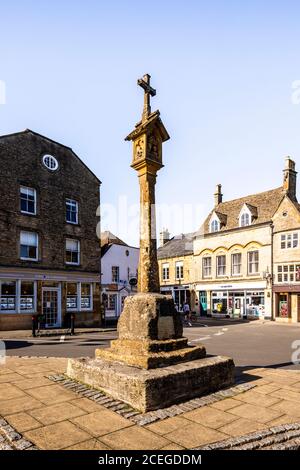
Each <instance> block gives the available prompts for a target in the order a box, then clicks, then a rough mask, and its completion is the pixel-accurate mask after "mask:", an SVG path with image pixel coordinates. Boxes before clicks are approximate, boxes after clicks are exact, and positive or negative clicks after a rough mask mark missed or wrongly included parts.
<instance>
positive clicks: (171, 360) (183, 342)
mask: <svg viewBox="0 0 300 470" xmlns="http://www.w3.org/2000/svg"><path fill="white" fill-rule="evenodd" d="M187 342H188V340H187V338H179V339H173V340H165V341H134V340H126V339H124V340H121V339H117V340H114V341H111V346H110V348H109V349H96V351H95V355H96V358H100V359H107V360H109V361H116V362H120V361H121V362H125V363H126V364H128V365H131V366H135V367H141V368H144V369H154V368H156V367H166V366H170V365H172V364H176V363H178V362H183V361H193V360H194V359H201V358H203V357H205V356H206V350H205V347H204V346H203V345H201V346H188V344H187Z"/></svg>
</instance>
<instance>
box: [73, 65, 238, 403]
mask: <svg viewBox="0 0 300 470" xmlns="http://www.w3.org/2000/svg"><path fill="white" fill-rule="evenodd" d="M138 85H140V86H141V87H142V88H143V89H144V92H145V95H144V108H143V114H142V119H141V121H140V122H138V123H137V124H136V126H135V129H134V130H133V131H132V132H131V133H130V134H129V135H128V136H127V137H126V140H128V141H132V143H133V161H132V165H131V166H132V168H134V169H135V170H136V171H137V172H138V176H139V183H140V262H139V279H138V281H139V292H138V294H136V295H132V296H129V297H127V298H126V300H125V303H124V309H123V312H122V314H121V316H120V318H119V321H118V339H116V340H113V341H111V345H110V348H108V349H96V351H95V356H96V358H95V359H89V358H82V359H76V360H75V359H69V363H68V371H67V373H68V375H69V376H70V377H72V378H75V379H77V380H79V381H81V382H85V383H87V384H89V385H91V386H93V387H95V388H99V389H100V390H104V391H105V392H106V393H107V394H109V395H111V396H112V397H114V398H116V399H119V400H122V401H124V402H126V403H128V404H130V405H131V406H133V407H134V408H136V409H138V410H140V411H149V410H155V409H158V408H163V407H166V406H168V405H172V404H174V403H177V402H180V401H185V400H188V399H190V398H193V397H197V396H200V395H203V394H205V393H209V392H211V391H215V390H218V389H219V388H222V387H225V386H228V385H231V384H232V382H233V372H234V363H233V361H232V359H231V358H227V357H220V356H217V357H206V350H205V347H204V346H203V345H201V344H198V345H197V346H190V345H189V344H188V340H187V338H185V337H183V335H182V333H183V328H182V323H181V319H180V314H179V313H178V312H177V311H176V309H175V306H174V301H173V299H172V297H171V296H166V295H162V294H160V287H159V272H158V263H157V252H156V249H157V246H156V224H155V183H156V175H157V172H158V170H160V169H161V168H162V167H163V163H162V144H163V142H165V141H166V140H168V139H169V135H168V133H167V131H166V129H165V127H164V125H163V123H162V121H161V119H160V112H159V111H155V112H151V108H150V96H155V94H156V91H155V90H154V89H153V88H152V87H151V86H150V75H148V74H147V75H144V77H143V78H141V79H140V80H138Z"/></svg>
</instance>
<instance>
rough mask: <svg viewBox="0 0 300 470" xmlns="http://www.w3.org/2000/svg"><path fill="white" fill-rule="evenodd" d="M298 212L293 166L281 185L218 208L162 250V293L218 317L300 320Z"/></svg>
mask: <svg viewBox="0 0 300 470" xmlns="http://www.w3.org/2000/svg"><path fill="white" fill-rule="evenodd" d="M299 243H300V205H299V204H298V202H297V197H296V171H295V163H294V162H293V161H292V160H291V159H290V158H289V157H288V158H287V159H286V164H285V168H284V178H283V184H282V186H280V187H278V188H276V189H273V190H270V191H265V192H262V193H258V194H254V195H250V196H245V197H242V198H239V199H235V200H232V201H225V202H223V195H222V193H221V185H217V190H216V193H215V205H214V208H213V209H212V211H211V212H210V213H209V215H208V216H207V218H206V220H205V221H204V223H203V225H202V227H201V229H200V230H199V231H198V232H196V233H193V234H188V235H181V236H180V237H174V238H173V239H171V240H169V237H168V233H165V232H163V233H162V234H161V247H160V248H159V250H158V258H159V269H160V284H161V291H162V292H164V293H169V294H172V295H173V297H174V300H175V302H176V304H177V305H178V307H179V309H181V306H182V305H183V303H184V302H185V301H188V302H189V303H190V306H191V308H192V310H196V312H197V313H200V314H207V315H212V316H216V317H233V318H245V317H247V318H250V317H259V318H268V319H271V318H272V319H276V320H281V321H290V322H299V321H300V248H299Z"/></svg>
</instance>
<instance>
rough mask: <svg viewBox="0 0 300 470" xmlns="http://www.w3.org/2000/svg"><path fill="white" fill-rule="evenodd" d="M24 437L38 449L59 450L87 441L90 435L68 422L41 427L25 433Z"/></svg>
mask: <svg viewBox="0 0 300 470" xmlns="http://www.w3.org/2000/svg"><path fill="white" fill-rule="evenodd" d="M24 436H25V438H26V439H28V440H29V441H31V442H33V443H34V444H35V445H36V446H37V447H38V448H39V449H44V450H59V449H65V448H67V447H70V446H71V445H75V444H78V443H79V442H84V441H87V440H89V439H90V438H91V436H90V434H88V433H87V432H85V431H83V430H82V429H80V428H78V427H77V426H75V425H74V424H72V423H70V422H69V421H63V422H61V423H55V424H51V425H49V426H43V427H40V428H37V429H33V430H31V431H26V432H25V433H24Z"/></svg>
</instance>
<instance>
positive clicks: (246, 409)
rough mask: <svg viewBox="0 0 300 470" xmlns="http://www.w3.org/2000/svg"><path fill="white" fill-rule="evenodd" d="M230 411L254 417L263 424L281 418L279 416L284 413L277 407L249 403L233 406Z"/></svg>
mask: <svg viewBox="0 0 300 470" xmlns="http://www.w3.org/2000/svg"><path fill="white" fill-rule="evenodd" d="M275 406H276V405H275ZM228 413H232V414H234V415H236V416H239V417H241V418H246V419H252V420H253V421H257V422H258V423H263V424H265V423H267V422H268V421H272V420H273V419H275V418H279V416H281V415H282V414H283V413H282V412H281V411H278V410H277V409H270V408H264V407H263V406H258V405H250V404H248V403H246V404H244V405H240V406H237V407H236V408H232V409H231V410H229V412H228Z"/></svg>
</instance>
